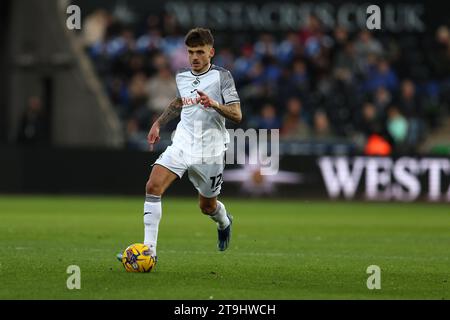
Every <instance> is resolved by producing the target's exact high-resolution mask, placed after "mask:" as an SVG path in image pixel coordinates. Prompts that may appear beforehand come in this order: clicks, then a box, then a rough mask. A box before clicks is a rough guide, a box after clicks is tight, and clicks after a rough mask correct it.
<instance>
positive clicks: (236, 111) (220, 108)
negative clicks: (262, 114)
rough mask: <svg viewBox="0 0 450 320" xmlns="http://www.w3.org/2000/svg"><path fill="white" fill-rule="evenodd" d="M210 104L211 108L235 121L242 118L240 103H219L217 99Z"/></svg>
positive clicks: (238, 121) (239, 120) (237, 121)
mask: <svg viewBox="0 0 450 320" xmlns="http://www.w3.org/2000/svg"><path fill="white" fill-rule="evenodd" d="M214 102H215V103H212V104H211V108H213V109H214V110H216V111H217V112H218V113H220V114H221V115H222V116H224V117H225V118H227V119H229V120H231V121H233V122H235V123H240V122H241V120H242V112H241V104H240V103H239V102H235V103H230V104H220V103H218V102H217V101H214Z"/></svg>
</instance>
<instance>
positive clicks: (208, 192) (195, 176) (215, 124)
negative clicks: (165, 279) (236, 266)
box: [144, 28, 242, 258]
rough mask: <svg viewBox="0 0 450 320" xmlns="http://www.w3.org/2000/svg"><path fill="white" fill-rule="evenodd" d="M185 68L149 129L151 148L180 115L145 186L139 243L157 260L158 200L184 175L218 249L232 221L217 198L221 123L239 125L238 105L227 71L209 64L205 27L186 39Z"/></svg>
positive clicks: (224, 135) (224, 137) (224, 138)
mask: <svg viewBox="0 0 450 320" xmlns="http://www.w3.org/2000/svg"><path fill="white" fill-rule="evenodd" d="M185 45H186V47H187V53H188V56H189V63H190V66H191V67H190V68H186V69H182V70H180V71H179V72H177V74H176V85H177V96H176V97H175V98H174V100H173V101H172V102H171V103H170V104H169V105H168V106H167V108H166V109H165V111H164V112H163V113H162V115H161V116H160V117H159V118H158V119H157V120H156V121H155V123H154V124H153V126H152V127H151V129H150V132H149V134H148V137H147V140H148V143H149V145H150V149H153V145H154V144H156V143H157V142H158V141H159V139H160V136H159V131H160V129H161V128H162V127H163V126H164V125H165V124H167V123H168V122H169V121H170V120H172V119H174V118H176V117H177V116H178V115H181V119H180V122H179V123H178V125H177V129H176V132H175V135H174V137H173V141H172V145H170V146H169V147H167V149H166V150H165V151H164V152H163V153H162V154H161V155H160V157H159V158H158V160H157V161H156V162H155V163H154V164H153V168H152V171H151V174H150V178H149V180H148V182H147V185H146V197H145V204H144V230H145V236H144V244H146V245H147V246H148V247H149V248H150V252H151V255H152V256H154V257H155V258H156V243H157V239H158V227H159V222H160V220H161V215H162V210H161V197H162V195H163V194H164V192H165V191H166V189H167V188H168V187H169V186H170V185H171V183H172V182H173V181H175V180H176V179H177V178H181V177H182V176H183V174H184V173H185V172H186V171H187V172H188V175H189V179H190V181H191V182H192V184H193V185H194V187H195V188H196V189H197V191H198V195H199V205H200V209H201V211H202V212H203V213H204V214H205V215H207V216H209V217H210V218H211V219H212V220H213V221H215V222H216V223H217V229H218V243H217V247H218V249H219V250H220V251H224V250H226V249H227V247H228V245H229V242H230V237H231V224H232V217H231V215H229V214H228V213H227V210H226V208H225V205H224V204H223V203H221V202H220V201H218V200H217V196H218V195H219V194H220V189H221V184H222V182H223V178H222V174H223V169H224V166H225V163H224V155H225V151H226V145H227V143H228V142H229V139H230V138H229V134H228V132H227V130H226V128H225V119H229V120H231V121H233V122H236V123H239V122H240V121H241V119H242V113H241V106H240V100H239V96H238V93H237V91H236V88H235V84H234V80H233V77H232V75H231V73H230V72H229V71H228V70H226V69H224V68H221V67H218V66H215V65H213V64H211V59H212V58H213V56H214V47H213V46H214V38H213V36H212V34H211V31H210V30H209V29H204V28H195V29H192V30H190V31H189V32H188V34H187V35H186V37H185Z"/></svg>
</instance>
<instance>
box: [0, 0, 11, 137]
mask: <svg viewBox="0 0 450 320" xmlns="http://www.w3.org/2000/svg"><path fill="white" fill-rule="evenodd" d="M10 7H11V6H10V1H9V0H2V1H0V48H1V50H0V88H1V89H0V142H2V141H6V137H7V118H8V113H7V105H8V100H9V99H8V90H7V88H8V74H9V69H8V65H9V50H7V49H6V48H7V45H6V44H7V43H8V38H7V37H8V35H9V29H8V28H9V10H10Z"/></svg>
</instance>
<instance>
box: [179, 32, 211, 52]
mask: <svg viewBox="0 0 450 320" xmlns="http://www.w3.org/2000/svg"><path fill="white" fill-rule="evenodd" d="M184 43H185V44H186V45H187V46H188V47H198V46H204V45H210V46H213V45H214V38H213V35H212V33H211V30H209V29H205V28H194V29H191V30H190V31H189V32H188V33H187V35H186V38H184Z"/></svg>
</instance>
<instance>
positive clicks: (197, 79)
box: [192, 77, 200, 88]
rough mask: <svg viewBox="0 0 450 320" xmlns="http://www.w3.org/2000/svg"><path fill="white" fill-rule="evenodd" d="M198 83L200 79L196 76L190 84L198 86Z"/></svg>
mask: <svg viewBox="0 0 450 320" xmlns="http://www.w3.org/2000/svg"><path fill="white" fill-rule="evenodd" d="M199 84H200V79H199V78H198V77H196V78H195V80H194V82H192V86H193V87H194V88H195V87H198V85H199Z"/></svg>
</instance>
